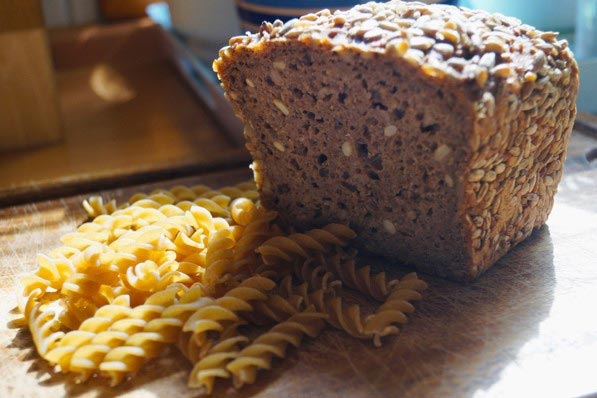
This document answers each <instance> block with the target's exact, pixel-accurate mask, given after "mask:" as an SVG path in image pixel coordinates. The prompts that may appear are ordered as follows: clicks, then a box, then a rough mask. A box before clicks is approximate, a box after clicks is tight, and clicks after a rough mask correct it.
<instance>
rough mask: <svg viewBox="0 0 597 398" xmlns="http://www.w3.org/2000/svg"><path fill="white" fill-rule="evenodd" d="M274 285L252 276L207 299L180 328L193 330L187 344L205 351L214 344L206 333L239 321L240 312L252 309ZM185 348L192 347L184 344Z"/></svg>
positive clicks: (187, 330) (264, 279)
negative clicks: (219, 295) (213, 297)
mask: <svg viewBox="0 0 597 398" xmlns="http://www.w3.org/2000/svg"><path fill="white" fill-rule="evenodd" d="M274 287H275V283H274V282H273V281H272V280H270V279H268V278H264V277H261V276H253V277H250V278H248V279H246V280H245V281H243V282H242V283H241V284H240V285H239V286H237V287H235V288H233V289H231V290H229V291H228V292H226V294H225V295H224V296H222V297H220V298H218V299H215V300H214V299H211V300H210V301H206V302H205V303H204V305H202V306H200V307H199V308H196V310H195V311H194V312H193V314H192V315H191V316H190V317H189V318H188V319H187V320H186V321H185V323H184V326H183V327H182V331H183V332H190V333H192V337H191V339H190V340H189V344H194V345H195V346H196V347H197V348H198V349H199V350H200V351H198V352H205V350H207V349H209V348H210V346H211V345H212V344H213V340H212V341H209V338H208V333H210V332H215V333H221V332H222V331H223V330H225V328H226V326H228V325H229V324H231V323H236V322H239V321H241V319H240V316H239V315H240V313H243V312H251V311H253V305H254V304H255V303H256V302H260V301H265V300H267V298H268V296H267V294H266V293H267V292H268V291H270V290H272V289H273V288H274ZM186 350H189V351H190V350H192V348H189V347H187V348H186Z"/></svg>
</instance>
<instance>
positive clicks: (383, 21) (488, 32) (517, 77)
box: [216, 1, 576, 95]
mask: <svg viewBox="0 0 597 398" xmlns="http://www.w3.org/2000/svg"><path fill="white" fill-rule="evenodd" d="M270 40H296V41H300V42H306V43H307V42H308V43H312V42H315V43H317V44H319V45H322V46H326V47H329V48H331V49H332V51H343V50H345V49H351V50H354V51H359V52H364V53H371V52H376V53H389V54H392V55H394V56H396V57H402V58H404V59H406V60H409V61H410V62H411V63H412V64H415V65H418V66H419V67H420V69H421V71H422V72H423V73H425V74H427V75H429V76H431V77H434V78H446V77H448V78H452V79H456V80H458V81H461V82H469V83H472V84H474V85H475V86H476V87H477V88H480V89H482V90H484V91H485V90H486V91H492V90H493V89H495V85H496V83H497V82H498V81H503V83H505V84H507V85H509V86H511V89H512V90H514V91H517V90H518V89H520V88H521V86H522V84H523V83H524V82H528V81H529V80H533V81H534V80H535V79H536V78H537V76H546V75H548V74H549V73H550V71H553V70H559V71H560V72H561V74H562V76H564V77H566V76H567V77H568V78H569V76H570V72H571V70H570V68H576V65H575V63H574V60H573V58H572V53H571V51H570V50H569V48H568V43H567V41H566V40H558V35H557V33H555V32H542V31H540V30H537V29H535V28H534V27H532V26H529V25H526V24H523V23H521V21H520V20H518V19H516V18H512V17H506V16H504V15H501V14H491V13H488V12H485V11H479V10H469V9H466V8H458V7H454V6H449V5H433V6H429V5H426V4H423V3H419V2H402V1H390V2H388V3H374V2H371V3H366V4H361V5H358V6H356V7H354V8H352V9H350V10H347V11H335V12H334V13H331V12H330V11H329V10H322V11H320V12H318V13H316V14H308V15H305V16H303V17H301V18H299V19H293V20H290V21H288V22H287V23H285V24H283V23H282V22H281V21H275V22H274V23H269V22H264V23H263V24H262V25H261V28H260V29H259V32H258V33H256V34H247V35H246V36H237V37H233V38H232V39H231V40H230V43H229V44H230V46H232V47H236V46H246V47H249V48H251V47H259V46H260V45H261V44H260V43H262V42H264V41H270ZM223 51H224V52H225V51H226V50H225V49H223ZM222 55H223V53H221V54H220V56H222ZM558 60H559V61H561V62H556V61H558ZM216 65H217V62H216ZM551 73H553V72H551ZM476 93H477V95H482V92H481V91H476Z"/></svg>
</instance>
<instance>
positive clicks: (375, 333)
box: [363, 272, 427, 347]
mask: <svg viewBox="0 0 597 398" xmlns="http://www.w3.org/2000/svg"><path fill="white" fill-rule="evenodd" d="M425 289H427V283H425V282H424V281H422V280H421V279H419V278H418V277H417V274H416V273H414V272H412V273H410V274H407V275H405V276H403V277H402V278H401V279H400V280H399V281H397V282H396V283H394V284H393V286H392V291H391V293H390V295H389V296H388V297H387V299H386V301H385V302H384V303H383V304H382V305H381V306H380V307H379V308H378V309H377V310H376V311H375V313H374V314H371V315H370V316H368V317H367V318H365V325H364V328H363V332H364V333H365V334H367V335H370V336H372V337H373V344H374V345H375V346H376V347H380V346H381V338H382V337H384V336H387V335H390V334H396V333H398V330H397V328H396V327H395V326H394V325H395V324H396V323H398V324H403V323H406V321H407V318H406V314H407V313H412V312H413V311H414V307H413V306H412V304H411V303H410V301H415V300H420V299H421V298H422V296H421V292H423V291H424V290H425Z"/></svg>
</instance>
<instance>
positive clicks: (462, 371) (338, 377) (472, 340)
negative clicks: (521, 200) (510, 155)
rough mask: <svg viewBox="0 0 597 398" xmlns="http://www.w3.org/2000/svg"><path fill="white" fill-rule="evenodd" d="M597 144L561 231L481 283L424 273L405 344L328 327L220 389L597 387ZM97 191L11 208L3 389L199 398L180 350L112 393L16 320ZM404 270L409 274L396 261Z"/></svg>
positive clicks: (463, 391) (241, 175)
mask: <svg viewBox="0 0 597 398" xmlns="http://www.w3.org/2000/svg"><path fill="white" fill-rule="evenodd" d="M595 146H597V140H595V139H594V138H591V137H589V136H586V135H581V134H578V133H576V134H574V135H573V140H572V143H571V146H570V151H569V158H568V162H567V165H566V172H565V175H564V180H563V181H562V183H561V185H560V191H559V193H558V195H557V197H556V204H555V207H554V210H553V212H552V214H551V216H550V218H549V221H548V223H547V226H545V227H543V228H542V229H541V230H539V231H536V232H535V233H534V234H533V235H532V237H531V238H529V239H528V240H527V241H525V242H523V243H522V244H521V245H519V246H518V247H516V248H515V249H514V250H513V251H512V252H511V253H510V254H508V255H507V256H506V257H505V258H503V259H502V260H501V261H500V262H499V264H497V265H496V266H495V267H494V268H493V269H492V270H490V271H489V272H487V273H486V274H485V275H483V276H482V277H481V278H480V279H479V280H478V281H477V282H475V283H474V284H471V285H468V286H462V285H458V284H455V283H452V282H448V281H445V280H439V279H436V278H432V277H429V276H425V275H423V278H424V279H425V280H427V281H428V282H429V284H430V287H429V289H428V291H427V292H426V293H425V295H424V299H423V301H422V302H420V303H418V304H417V311H416V312H415V313H414V315H413V316H412V317H411V318H410V322H409V324H408V325H407V326H406V327H405V328H404V329H403V332H402V334H401V335H400V337H399V338H395V337H391V338H388V339H387V340H385V345H384V347H383V348H381V349H376V348H373V347H372V346H371V344H370V343H368V342H361V341H358V340H354V339H352V338H349V337H346V336H345V335H344V334H342V333H340V332H336V331H333V330H329V329H328V330H327V331H326V332H324V333H323V335H322V336H321V337H320V338H319V339H317V340H310V341H308V342H307V343H306V344H305V345H304V346H303V347H302V348H301V349H300V350H291V351H290V355H289V358H288V359H287V360H285V361H282V362H280V361H275V366H274V369H273V370H272V371H269V372H262V373H260V375H259V379H258V383H257V384H256V385H254V386H250V387H249V388H246V389H243V390H242V391H241V392H238V393H234V392H232V391H230V390H228V389H226V388H219V389H218V390H217V393H216V394H215V395H214V396H218V397H260V398H261V397H305V398H306V397H309V398H311V397H323V396H325V397H342V398H365V397H373V398H377V397H394V396H402V397H522V396H525V397H535V396H540V397H574V396H581V395H585V394H596V393H597V373H596V370H595V369H596V366H595V358H597V317H596V316H595V308H594V307H595V303H596V302H597V244H596V242H597V201H596V200H595V199H596V198H597V161H593V162H592V163H590V162H588V161H587V159H586V156H585V155H586V152H587V150H589V149H590V148H591V147H595ZM249 177H250V172H249V170H248V169H247V168H242V169H239V170H237V171H228V172H224V173H220V174H209V175H205V176H201V177H193V178H187V179H183V180H175V181H167V182H163V183H158V184H154V185H145V186H142V187H132V188H127V189H119V190H115V191H106V192H102V194H103V195H104V197H106V198H112V197H115V198H118V199H121V198H126V197H127V196H128V195H130V194H131V193H132V192H134V191H136V190H138V189H142V190H150V189H153V188H155V187H158V186H159V187H168V186H171V185H173V184H176V183H181V182H182V183H199V182H201V183H207V184H210V185H213V186H221V185H224V184H230V183H234V182H237V181H242V180H244V179H246V178H249ZM82 199H83V196H75V197H70V198H65V199H60V200H52V201H46V202H41V203H33V204H28V205H23V206H18V207H12V208H7V209H4V210H0V319H1V321H0V375H2V377H1V378H0V397H19V396H23V397H25V396H26V397H29V398H37V397H39V398H42V397H43V398H48V397H63V396H66V397H75V396H77V397H78V396H84V397H96V396H102V397H104V396H105V397H135V398H145V397H166V396H168V397H171V396H175V397H179V398H186V397H193V396H194V395H195V392H194V391H193V390H189V389H187V387H186V379H187V375H188V371H189V365H188V364H187V363H186V362H185V360H184V359H183V358H182V357H181V356H180V355H178V354H177V353H176V352H172V353H169V354H166V355H165V356H164V357H162V358H160V359H158V360H155V361H152V362H150V363H149V364H148V365H147V366H146V367H145V368H143V370H142V371H141V372H140V374H139V375H138V376H137V377H136V378H135V379H133V380H131V381H129V382H126V383H125V384H123V385H121V386H119V387H117V388H114V389H111V388H109V387H107V386H106V385H105V382H104V381H102V380H92V381H90V382H89V383H87V384H83V385H77V384H74V383H73V381H72V379H71V378H70V377H69V376H65V375H57V374H53V373H51V369H50V367H49V366H48V365H47V364H45V363H44V362H43V361H42V360H40V359H39V357H38V356H37V354H36V353H35V352H34V350H33V348H32V343H31V338H30V335H29V333H28V332H25V331H18V330H15V329H9V328H7V325H6V321H8V320H9V319H12V318H13V317H14V314H10V315H9V314H8V313H9V311H10V310H11V309H12V308H13V307H14V306H15V302H16V300H15V284H16V281H17V277H18V275H19V274H21V273H23V272H27V271H31V270H33V269H35V268H36V264H35V254H36V253H38V252H47V251H49V250H50V249H51V248H53V247H55V246H57V245H58V244H59V241H58V239H59V236H60V235H62V234H65V233H68V232H70V231H73V230H74V229H75V228H76V226H77V225H79V224H80V223H81V222H83V221H84V220H85V213H84V212H83V210H82V209H81V207H80V202H81V200H82ZM385 266H386V269H387V270H388V272H390V273H396V272H403V270H400V269H399V268H395V267H393V268H391V267H388V264H385Z"/></svg>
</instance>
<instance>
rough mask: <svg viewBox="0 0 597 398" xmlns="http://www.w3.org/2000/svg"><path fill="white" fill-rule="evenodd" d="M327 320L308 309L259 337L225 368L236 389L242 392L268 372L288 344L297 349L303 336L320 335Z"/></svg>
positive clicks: (284, 352)
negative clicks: (258, 374)
mask: <svg viewBox="0 0 597 398" xmlns="http://www.w3.org/2000/svg"><path fill="white" fill-rule="evenodd" d="M326 317H327V315H325V314H322V313H319V312H316V311H315V310H314V309H313V307H309V308H307V309H306V310H305V311H302V312H300V313H298V314H295V315H293V316H291V317H290V318H288V320H286V321H284V322H282V323H279V324H277V325H276V326H274V327H272V328H271V329H270V330H269V331H267V332H265V333H263V334H262V335H260V336H259V337H257V338H256V339H255V340H253V342H251V344H249V345H248V346H247V347H245V348H243V349H242V350H241V351H240V352H239V353H238V356H237V357H236V358H235V359H234V360H233V361H231V362H230V363H228V365H227V366H226V369H227V370H228V371H229V372H230V373H231V374H232V375H233V384H234V386H235V387H236V388H240V387H241V386H242V385H243V384H252V383H254V382H255V379H256V377H257V371H258V370H259V369H269V368H270V367H271V362H272V359H273V357H274V356H275V357H278V358H283V357H284V356H285V355H286V348H287V347H288V345H289V344H290V345H293V346H294V347H298V346H299V345H300V344H301V340H302V339H303V336H305V335H307V336H309V337H316V336H317V335H319V333H320V332H321V330H322V329H323V326H324V324H325V323H324V319H325V318H326Z"/></svg>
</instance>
